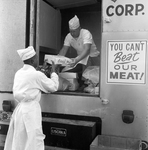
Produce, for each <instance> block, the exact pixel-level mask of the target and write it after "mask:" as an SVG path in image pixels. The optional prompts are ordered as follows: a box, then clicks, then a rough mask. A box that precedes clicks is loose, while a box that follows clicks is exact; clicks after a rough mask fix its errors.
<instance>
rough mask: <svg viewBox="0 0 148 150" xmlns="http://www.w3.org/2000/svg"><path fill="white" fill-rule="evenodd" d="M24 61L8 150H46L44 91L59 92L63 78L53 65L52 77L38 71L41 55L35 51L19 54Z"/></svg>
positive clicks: (17, 81) (16, 80) (17, 82)
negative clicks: (42, 102) (43, 117)
mask: <svg viewBox="0 0 148 150" xmlns="http://www.w3.org/2000/svg"><path fill="white" fill-rule="evenodd" d="M17 52H18V54H19V56H20V58H21V59H22V61H23V62H24V66H23V67H22V68H21V69H20V70H18V71H17V72H16V74H15V77H14V85H13V95H14V99H15V100H16V101H17V102H18V105H17V106H16V108H15V110H14V112H13V114H12V119H11V121H10V125H9V129H8V133H7V137H6V142H5V147H4V150H44V149H45V148H44V138H45V136H44V134H43V132H42V116H41V108H40V104H39V101H40V98H41V91H43V92H45V93H51V92H55V91H57V90H58V86H59V77H58V75H57V74H56V73H55V66H54V64H52V73H51V78H47V77H46V75H45V74H44V73H42V72H41V71H37V70H36V69H35V68H36V67H37V56H36V52H35V50H34V48H33V47H32V46H29V47H28V48H26V49H21V50H18V51H17Z"/></svg>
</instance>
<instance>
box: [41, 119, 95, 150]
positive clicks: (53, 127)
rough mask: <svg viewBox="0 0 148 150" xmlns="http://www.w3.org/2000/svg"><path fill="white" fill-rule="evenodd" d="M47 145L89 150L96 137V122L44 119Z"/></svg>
mask: <svg viewBox="0 0 148 150" xmlns="http://www.w3.org/2000/svg"><path fill="white" fill-rule="evenodd" d="M43 133H44V134H45V135H46V138H45V145H47V146H55V147H61V148H68V149H81V150H89V147H90V144H91V142H92V141H93V139H94V138H95V137H96V122H92V121H82V120H71V119H60V118H48V117H43Z"/></svg>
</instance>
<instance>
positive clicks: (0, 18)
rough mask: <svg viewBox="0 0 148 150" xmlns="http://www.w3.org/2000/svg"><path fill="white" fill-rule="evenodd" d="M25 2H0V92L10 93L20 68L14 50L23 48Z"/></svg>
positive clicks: (21, 0)
mask: <svg viewBox="0 0 148 150" xmlns="http://www.w3.org/2000/svg"><path fill="white" fill-rule="evenodd" d="M25 28H26V1H25V0H19V1H18V0H13V1H12V0H0V92H1V91H2V92H3V91H12V84H13V78H14V74H15V72H16V71H17V70H18V69H19V68H20V67H21V66H22V62H21V60H20V58H19V56H18V54H17V52H16V50H18V49H21V48H25Z"/></svg>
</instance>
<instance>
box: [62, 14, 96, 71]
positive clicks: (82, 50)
mask: <svg viewBox="0 0 148 150" xmlns="http://www.w3.org/2000/svg"><path fill="white" fill-rule="evenodd" d="M69 31H70V33H68V34H67V36H66V37H65V40H64V45H63V47H62V49H61V50H60V52H59V55H62V56H65V55H66V53H67V51H68V49H69V48H70V47H73V48H74V49H75V50H76V52H77V57H76V58H73V59H72V60H73V61H72V63H70V64H69V66H70V67H74V68H73V69H71V70H68V72H80V73H82V71H83V70H84V69H85V68H86V66H88V65H90V64H88V62H89V61H88V60H91V58H92V57H98V55H99V51H98V50H97V47H96V45H95V43H94V41H93V37H92V34H91V33H90V32H89V31H88V30H86V29H82V28H81V27H80V22H79V18H78V17H77V16H76V15H75V16H74V17H73V18H72V19H71V20H70V21H69Z"/></svg>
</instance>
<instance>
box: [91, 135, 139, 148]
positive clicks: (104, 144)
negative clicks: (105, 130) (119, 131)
mask: <svg viewBox="0 0 148 150" xmlns="http://www.w3.org/2000/svg"><path fill="white" fill-rule="evenodd" d="M139 146H140V139H134V138H125V137H118V136H108V135H98V136H97V137H96V138H95V139H94V141H93V142H92V143H91V145H90V150H139Z"/></svg>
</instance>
